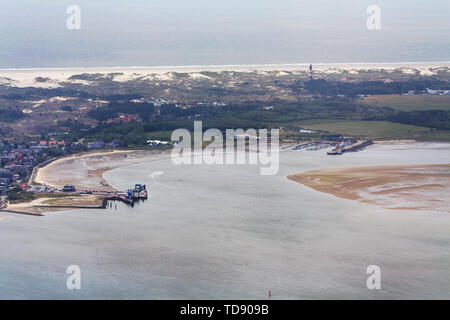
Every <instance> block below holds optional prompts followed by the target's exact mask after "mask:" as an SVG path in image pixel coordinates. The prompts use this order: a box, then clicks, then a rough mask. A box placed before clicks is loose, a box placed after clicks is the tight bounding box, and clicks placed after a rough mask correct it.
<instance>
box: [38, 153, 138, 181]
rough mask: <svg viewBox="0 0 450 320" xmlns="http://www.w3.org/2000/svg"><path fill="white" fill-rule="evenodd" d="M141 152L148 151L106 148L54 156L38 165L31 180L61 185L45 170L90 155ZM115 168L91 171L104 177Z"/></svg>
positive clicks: (99, 155)
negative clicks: (50, 180)
mask: <svg viewBox="0 0 450 320" xmlns="http://www.w3.org/2000/svg"><path fill="white" fill-rule="evenodd" d="M140 152H146V151H144V150H134V149H133V150H105V151H103V152H102V151H92V152H83V153H77V154H73V155H69V156H63V157H59V158H54V159H51V160H49V163H46V164H45V165H44V166H42V167H39V166H37V167H36V168H37V172H35V176H34V178H33V177H32V178H33V180H32V181H31V182H32V183H37V184H44V185H48V186H51V187H61V184H52V183H51V182H49V181H48V174H47V175H46V172H45V171H48V170H50V169H51V168H52V167H53V166H55V165H58V164H62V163H64V162H67V161H72V160H79V159H83V158H89V157H101V156H114V155H123V154H127V155H134V154H137V153H140ZM115 168H117V166H115V167H105V168H101V169H96V170H91V171H93V172H92V173H93V174H94V175H95V176H97V177H98V178H102V177H100V176H102V175H103V173H104V172H106V171H109V170H113V169H115ZM101 170H103V171H101ZM94 171H95V172H94ZM33 173H34V170H33ZM90 173H91V172H90ZM30 179H31V178H30Z"/></svg>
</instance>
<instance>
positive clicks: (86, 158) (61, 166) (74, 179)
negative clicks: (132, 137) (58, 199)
mask: <svg viewBox="0 0 450 320" xmlns="http://www.w3.org/2000/svg"><path fill="white" fill-rule="evenodd" d="M149 154H150V152H149V151H140V150H112V151H105V152H92V153H83V154H76V155H72V156H68V157H63V158H59V159H56V160H55V161H52V162H51V163H49V164H48V165H46V166H45V167H43V168H39V169H38V170H37V172H36V176H35V178H34V179H33V181H34V182H35V183H38V184H45V185H48V186H51V187H56V188H61V187H64V185H67V184H71V185H74V186H75V187H77V188H79V189H104V190H114V189H113V188H112V187H111V186H110V185H109V184H108V183H107V182H106V181H105V180H104V179H103V173H105V172H106V171H108V170H113V169H115V168H119V167H120V166H122V165H123V163H122V162H121V160H123V159H130V158H131V159H134V161H132V162H139V161H140V160H139V159H142V158H143V157H145V156H148V155H149ZM75 163H76V164H78V165H76V166H74V164H75Z"/></svg>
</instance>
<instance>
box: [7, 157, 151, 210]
mask: <svg viewBox="0 0 450 320" xmlns="http://www.w3.org/2000/svg"><path fill="white" fill-rule="evenodd" d="M150 154H154V152H152V151H145V150H105V151H92V152H83V153H79V154H74V155H69V156H63V157H59V158H54V159H50V160H48V161H46V162H44V163H42V164H41V165H39V166H36V167H35V168H34V169H33V172H32V175H31V177H30V180H29V185H33V184H42V185H46V186H48V187H53V188H61V187H63V186H64V185H66V184H70V185H75V186H76V188H79V189H91V188H92V185H83V183H80V181H81V180H77V177H79V176H82V177H88V178H89V181H90V182H91V183H96V184H97V187H98V188H101V189H102V190H106V191H117V190H115V189H114V188H112V187H111V186H110V185H109V184H108V183H107V182H106V180H104V179H103V174H104V173H105V172H106V171H109V170H113V169H115V168H119V167H121V166H125V165H127V164H128V163H125V161H124V160H125V159H129V158H128V157H129V156H131V157H134V159H135V161H134V162H139V161H140V159H142V158H145V157H146V156H148V155H150ZM105 160H112V161H114V165H110V164H109V163H108V161H105ZM75 161H82V162H83V163H86V164H89V163H92V164H95V165H97V166H98V167H96V168H93V169H90V168H89V165H86V168H85V170H84V172H80V171H78V170H76V169H75V168H70V165H71V164H73V163H75ZM131 162H133V161H131ZM65 166H68V167H69V168H68V169H69V170H64V175H65V177H64V178H63V179H60V180H59V181H55V180H54V179H53V180H52V175H53V178H54V175H55V174H56V176H58V175H59V174H60V173H61V171H60V170H61V167H63V168H64V167H65ZM55 195H61V197H55ZM104 205H105V204H104V197H102V196H97V195H88V194H86V195H77V196H74V195H71V194H67V195H66V196H65V195H64V194H56V193H49V195H48V196H45V195H42V194H41V195H40V196H39V197H38V198H36V199H34V200H32V201H29V202H20V203H15V204H8V205H7V207H6V208H4V209H3V210H1V211H2V212H10V213H15V214H25V215H32V216H43V213H47V212H57V211H67V210H73V209H100V208H104Z"/></svg>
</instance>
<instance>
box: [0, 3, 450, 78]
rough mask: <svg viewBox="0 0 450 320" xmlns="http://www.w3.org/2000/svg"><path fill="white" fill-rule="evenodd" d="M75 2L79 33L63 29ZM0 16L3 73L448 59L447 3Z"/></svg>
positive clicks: (43, 6)
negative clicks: (373, 14) (372, 12)
mask: <svg viewBox="0 0 450 320" xmlns="http://www.w3.org/2000/svg"><path fill="white" fill-rule="evenodd" d="M72 4H76V5H78V6H79V7H80V9H81V29H80V30H68V29H67V28H66V20H67V18H68V17H69V14H67V13H66V10H67V7H68V6H69V5H72ZM370 5H377V6H379V7H380V9H381V30H368V29H367V27H366V20H367V18H368V16H369V14H367V13H366V9H367V7H369V6H370ZM0 8H1V10H0V30H1V31H0V68H1V69H14V68H77V67H132V66H145V67H153V66H154V67H157V66H204V65H207V66H208V65H262V64H303V63H316V64H317V63H324V64H326V63H396V62H445V61H450V40H449V38H448V34H449V33H450V23H449V22H448V17H449V13H450V3H449V2H448V1H444V0H435V1H433V5H430V4H425V3H424V2H423V1H418V0H412V1H406V0H398V1H395V3H392V1H391V2H390V1H387V0H370V1H365V0H363V1H357V0H343V1H340V2H338V3H337V2H334V1H330V0H316V1H312V0H297V1H295V0H281V1H273V0H259V1H256V0H247V1H245V2H244V3H242V2H239V1H236V0H230V1H226V2H224V1H221V2H214V3H212V2H210V1H206V0H193V1H190V2H185V1H181V0H169V1H164V2H161V1H158V2H156V1H152V2H149V1H144V0H135V1H131V2H122V1H119V0H110V1H106V0H99V1H95V2H93V1H87V0H78V1H66V0H62V1H58V2H55V1H52V0H40V1H32V0H17V1H10V0H7V1H4V3H2V4H1V6H0Z"/></svg>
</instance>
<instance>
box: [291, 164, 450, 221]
mask: <svg viewBox="0 0 450 320" xmlns="http://www.w3.org/2000/svg"><path fill="white" fill-rule="evenodd" d="M288 179H290V180H292V181H295V182H298V183H301V184H303V185H305V186H308V187H310V188H312V189H314V190H317V191H320V192H325V193H328V194H332V195H334V196H336V197H339V198H344V199H350V200H357V201H362V202H366V203H371V204H375V205H379V206H382V207H384V208H389V209H427V210H437V211H444V212H450V207H449V200H448V199H450V164H433V165H409V166H372V167H354V168H339V169H322V170H314V171H307V172H303V173H299V174H293V175H289V176H288Z"/></svg>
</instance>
